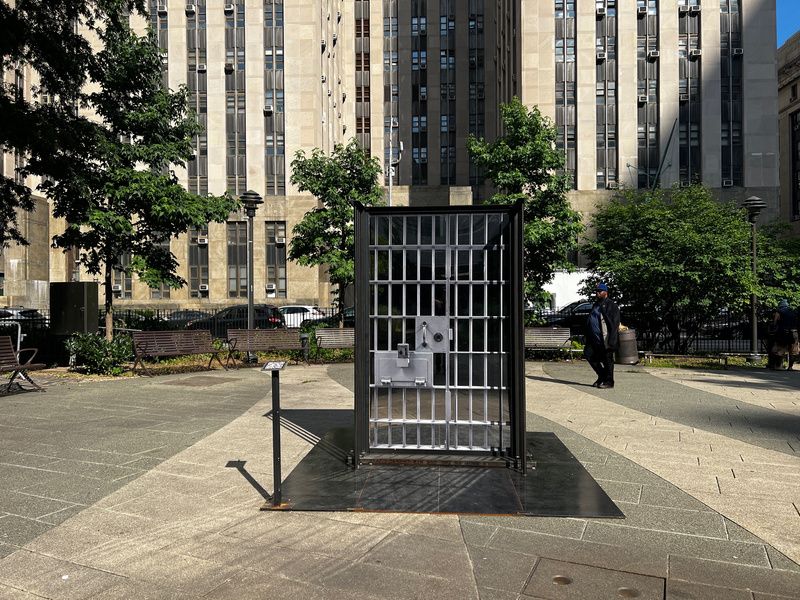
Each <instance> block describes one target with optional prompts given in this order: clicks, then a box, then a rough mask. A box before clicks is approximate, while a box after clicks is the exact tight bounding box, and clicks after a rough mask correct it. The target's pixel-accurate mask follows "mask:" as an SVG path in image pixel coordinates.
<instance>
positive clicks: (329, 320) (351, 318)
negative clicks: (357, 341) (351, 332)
mask: <svg viewBox="0 0 800 600" xmlns="http://www.w3.org/2000/svg"><path fill="white" fill-rule="evenodd" d="M340 320H341V321H343V324H342V326H343V327H355V326H356V308H355V306H350V307H348V308H345V309H344V310H343V311H342V312H341V313H335V314H333V315H330V316H328V317H321V318H319V319H305V320H304V321H303V322H301V323H300V327H302V328H306V327H339V322H340Z"/></svg>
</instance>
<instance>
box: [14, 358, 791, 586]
mask: <svg viewBox="0 0 800 600" xmlns="http://www.w3.org/2000/svg"><path fill="white" fill-rule="evenodd" d="M352 378H353V366H352V364H335V365H310V366H309V365H291V366H289V367H287V368H286V370H284V371H283V372H282V374H281V384H282V387H281V394H282V400H283V405H284V407H286V408H289V409H303V410H308V411H320V414H322V413H323V412H328V413H330V412H331V411H332V410H339V411H341V410H347V409H350V408H352V404H353V391H352V390H353V381H352ZM269 380H270V378H269V376H268V375H265V374H262V373H260V372H259V371H258V370H255V369H242V370H238V371H227V372H225V371H221V370H218V371H210V372H203V373H186V374H180V375H163V376H157V377H152V378H147V377H137V378H131V379H120V380H113V381H94V382H91V381H80V382H79V381H76V380H52V381H50V382H49V383H48V385H47V392H46V393H17V394H12V395H0V599H6V598H9V599H28V598H31V599H32V598H54V599H55V598H58V599H60V598H64V599H79V598H92V599H95V598H96V599H111V598H120V599H122V598H126V599H128V598H137V599H138V598H153V599H162V598H164V599H170V598H209V599H221V598H236V599H244V600H246V599H249V598H261V599H284V598H286V599H289V598H292V599H295V598H304V599H316V598H321V599H329V598H330V599H339V598H341V599H350V598H353V599H355V598H359V599H361V598H364V599H379V598H380V599H406V598H408V599H412V598H425V599H429V598H430V599H434V598H435V599H450V598H452V599H453V600H465V599H478V598H480V599H481V600H506V599H508V600H512V599H522V600H531V599H535V598H541V599H548V600H556V599H572V598H579V599H581V598H587V599H595V598H632V597H636V598H642V599H651V598H653V599H656V598H657V599H664V598H668V599H670V600H678V599H681V600H687V599H704V600H705V599H709V600H716V599H720V600H740V599H741V600H768V599H770V600H778V599H781V598H784V599H786V598H800V566H798V562H800V373H797V372H789V373H787V372H768V371H762V370H731V371H698V370H680V369H654V368H642V367H618V373H617V386H616V388H614V389H610V390H597V389H595V388H593V387H591V385H590V383H591V382H592V381H593V380H594V373H593V372H592V371H591V370H590V369H589V367H588V366H587V365H586V364H585V363H584V362H582V361H578V362H575V363H569V362H566V363H535V362H529V363H527V377H526V385H527V403H528V430H529V431H537V432H554V433H555V434H556V435H557V436H558V437H559V438H560V439H561V440H562V441H563V443H564V444H565V445H566V446H567V448H568V449H569V450H570V451H571V452H572V453H573V454H574V455H575V456H576V457H577V459H578V460H579V461H580V462H581V463H582V464H583V465H584V466H585V468H586V469H587V470H588V471H589V473H591V475H592V476H593V477H594V478H595V479H596V480H597V482H598V483H599V484H600V486H601V487H602V488H603V489H604V490H605V491H606V493H607V494H608V495H609V496H610V497H611V498H612V499H613V500H614V502H615V503H616V504H617V506H618V507H619V508H620V509H621V510H622V511H623V512H624V513H625V518H624V519H577V518H544V517H501V516H476V515H425V514H408V513H402V514H401V513H361V512H269V511H267V512H262V511H260V510H259V509H260V508H261V506H262V505H263V504H264V501H265V496H266V495H267V493H268V491H269V490H271V487H272V446H271V429H272V427H271V425H272V423H271V421H270V420H269V419H268V418H266V417H265V416H264V415H265V413H267V411H268V410H269V409H270V393H269V390H270V387H269V386H270V381H269ZM282 442H283V444H282V445H283V461H284V471H285V474H286V473H288V472H289V471H290V470H291V469H292V467H293V466H295V465H296V464H297V463H298V462H299V461H300V460H301V459H302V458H303V457H304V456H305V455H306V454H307V453H308V452H309V450H310V449H311V447H312V442H311V440H310V439H309V436H307V435H298V433H297V432H296V431H293V430H291V429H289V428H286V429H284V430H283V433H282Z"/></svg>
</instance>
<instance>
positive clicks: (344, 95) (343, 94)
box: [342, 92, 347, 102]
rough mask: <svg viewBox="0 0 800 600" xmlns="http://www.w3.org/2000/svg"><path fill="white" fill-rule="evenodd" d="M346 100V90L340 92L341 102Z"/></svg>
mask: <svg viewBox="0 0 800 600" xmlns="http://www.w3.org/2000/svg"><path fill="white" fill-rule="evenodd" d="M345 100H347V92H342V102H344V101H345Z"/></svg>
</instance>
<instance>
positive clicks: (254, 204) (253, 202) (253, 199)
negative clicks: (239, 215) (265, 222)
mask: <svg viewBox="0 0 800 600" xmlns="http://www.w3.org/2000/svg"><path fill="white" fill-rule="evenodd" d="M239 200H241V201H242V206H244V210H245V212H246V213H247V216H248V217H254V216H255V215H256V209H258V207H259V205H260V204H264V201H263V200H262V199H261V196H259V195H258V194H257V193H256V192H254V191H253V190H247V191H246V192H245V193H244V194H242V195H241V196H239Z"/></svg>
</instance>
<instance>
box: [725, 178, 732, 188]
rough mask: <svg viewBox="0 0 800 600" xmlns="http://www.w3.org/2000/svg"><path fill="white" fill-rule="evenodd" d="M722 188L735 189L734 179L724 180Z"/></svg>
mask: <svg viewBox="0 0 800 600" xmlns="http://www.w3.org/2000/svg"><path fill="white" fill-rule="evenodd" d="M722 187H733V179H723V180H722Z"/></svg>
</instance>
